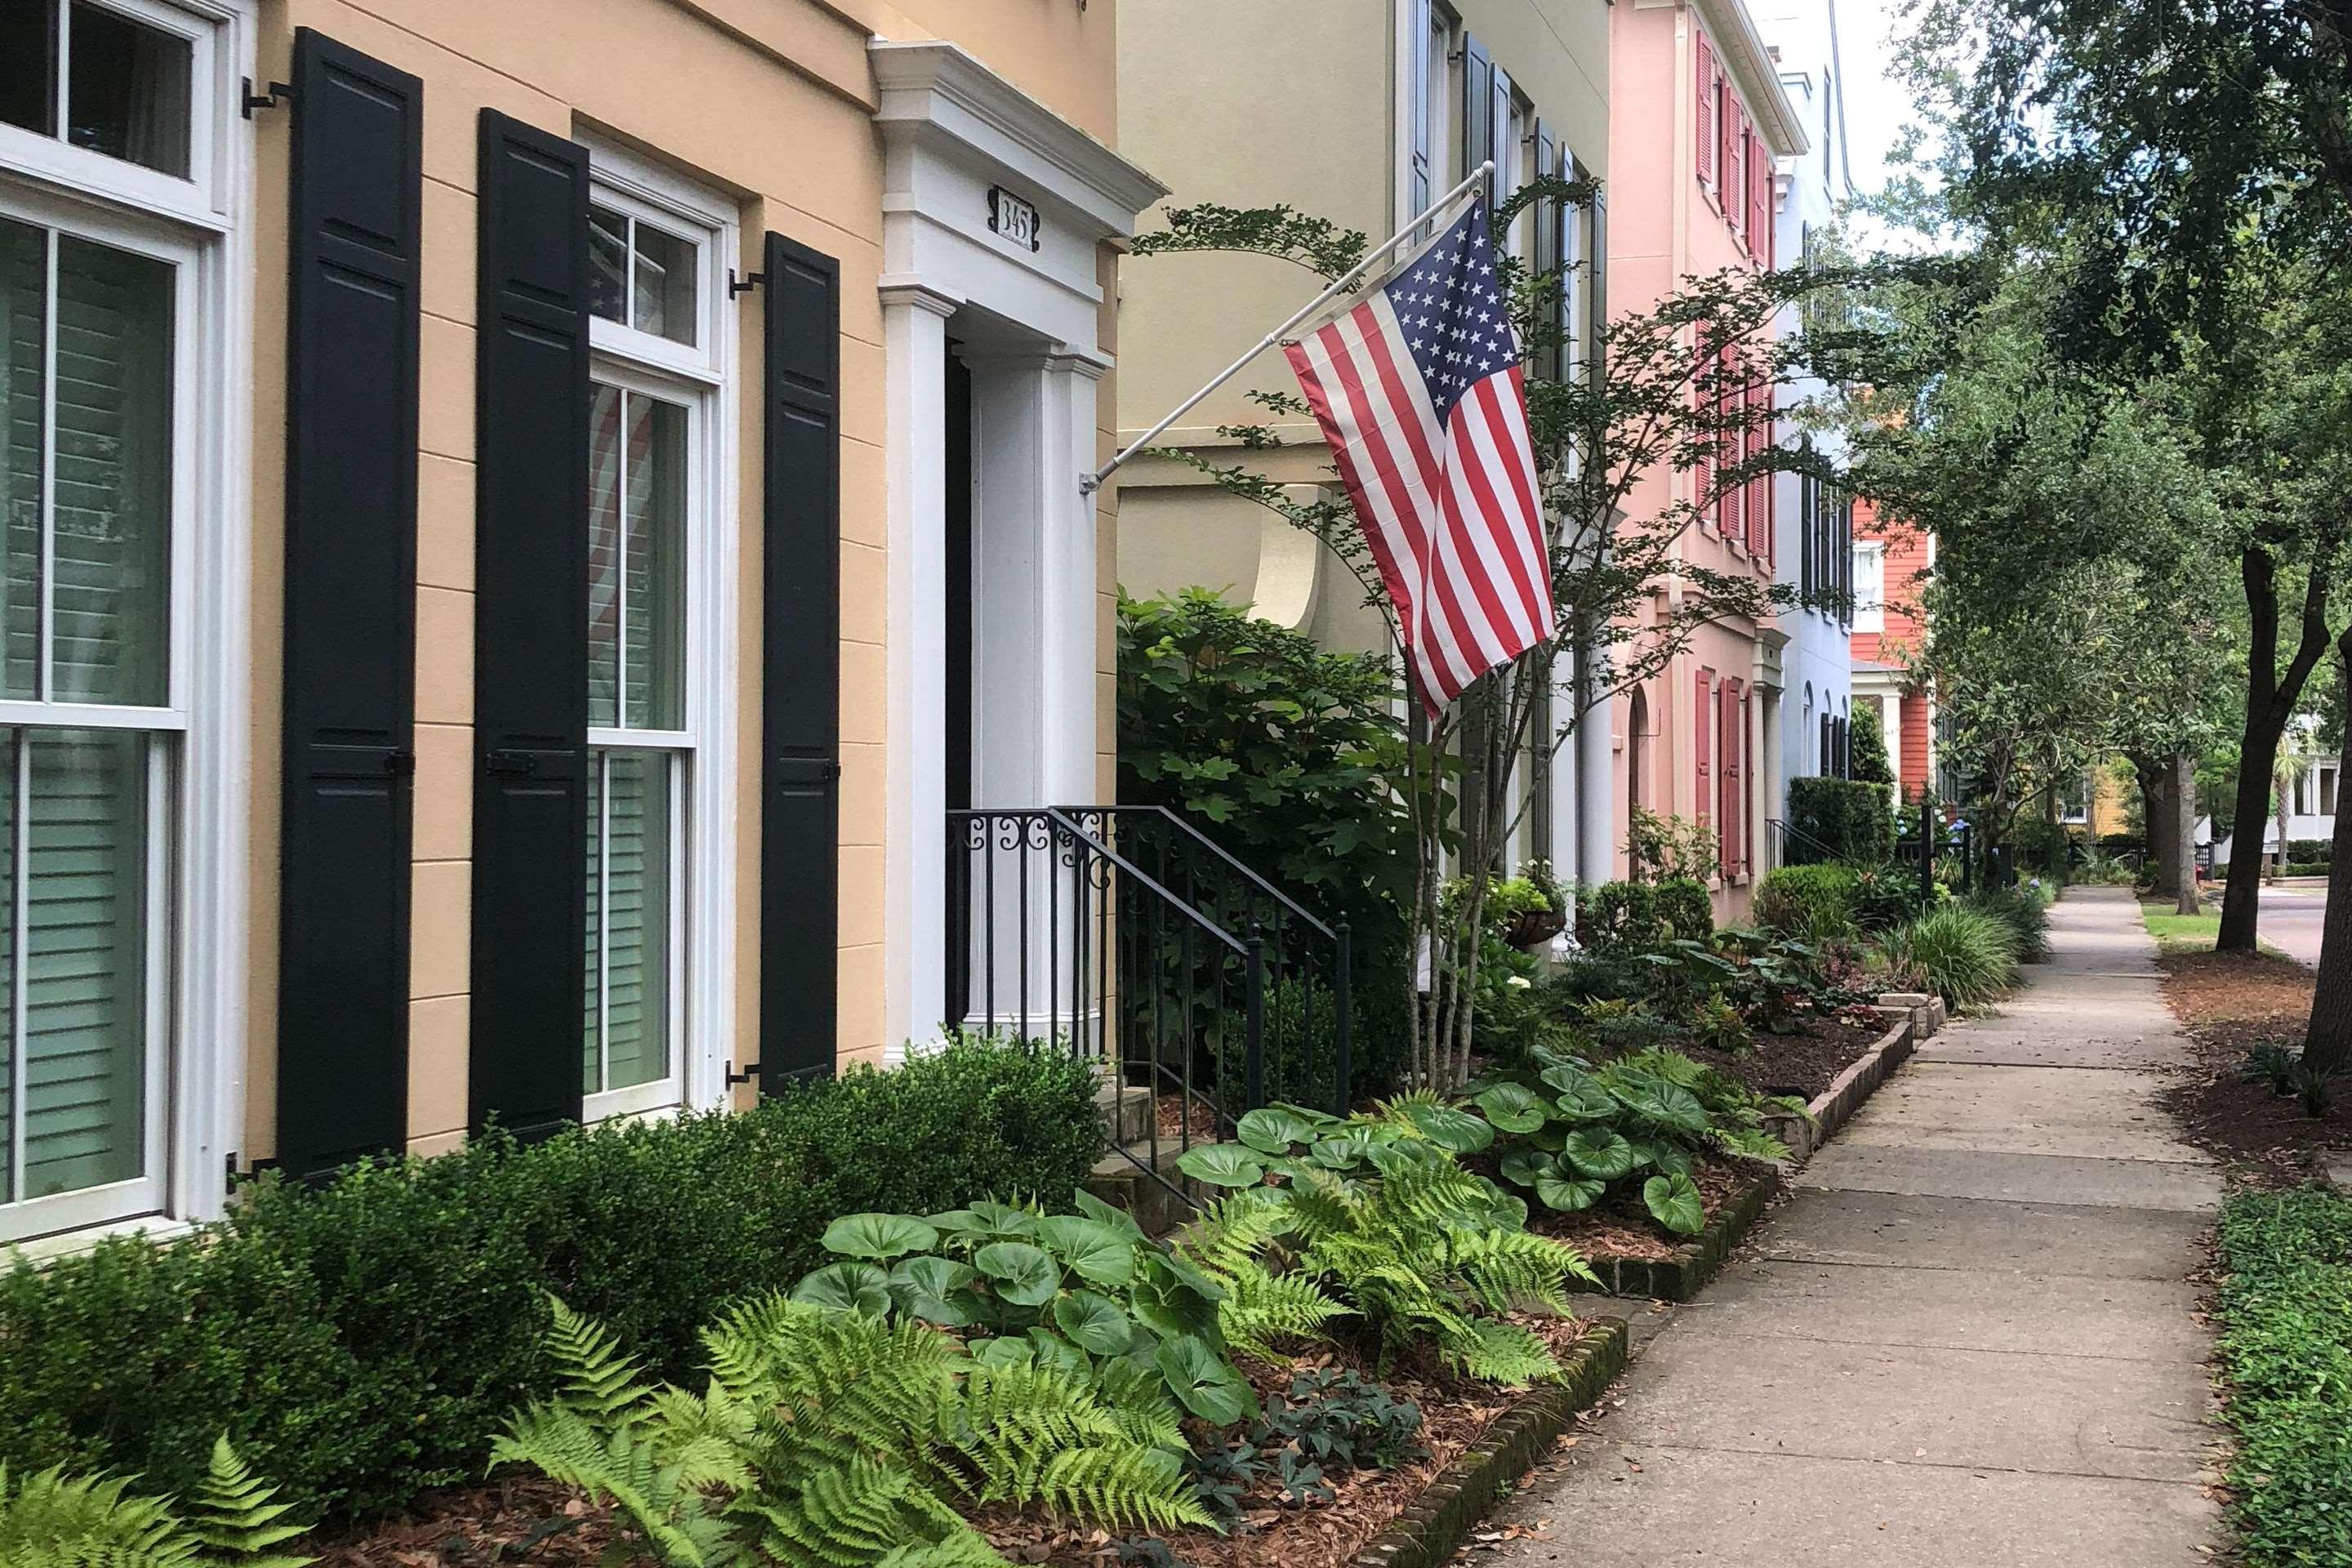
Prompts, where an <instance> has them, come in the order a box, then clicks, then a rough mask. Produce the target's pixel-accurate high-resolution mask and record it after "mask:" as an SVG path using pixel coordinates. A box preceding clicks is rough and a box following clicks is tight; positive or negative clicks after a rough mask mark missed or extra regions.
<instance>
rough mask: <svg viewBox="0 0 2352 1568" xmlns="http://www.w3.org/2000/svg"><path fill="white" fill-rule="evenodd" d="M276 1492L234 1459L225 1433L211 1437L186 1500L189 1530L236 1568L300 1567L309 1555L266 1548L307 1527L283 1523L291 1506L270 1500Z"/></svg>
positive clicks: (296, 1534)
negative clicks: (208, 1450) (193, 1489)
mask: <svg viewBox="0 0 2352 1568" xmlns="http://www.w3.org/2000/svg"><path fill="white" fill-rule="evenodd" d="M277 1496H278V1489H277V1488H276V1487H274V1486H272V1485H270V1484H269V1483H268V1481H265V1480H263V1479H261V1478H260V1477H258V1476H257V1475H255V1474H254V1473H253V1471H252V1469H251V1468H249V1467H248V1466H247V1464H246V1462H245V1461H244V1460H243V1459H240V1458H237V1456H236V1449H234V1448H232V1447H229V1443H228V1436H227V1435H226V1433H224V1434H222V1435H221V1436H218V1437H215V1438H214V1439H213V1453H212V1459H211V1462H210V1463H209V1464H207V1465H206V1466H205V1479H204V1480H203V1481H202V1482H201V1483H199V1484H198V1486H197V1488H196V1495H195V1496H194V1498H193V1499H191V1500H189V1504H188V1531H189V1533H190V1534H192V1535H194V1537H195V1538H196V1539H197V1540H198V1541H201V1542H204V1543H205V1546H206V1547H208V1548H210V1549H211V1551H212V1552H215V1554H216V1556H217V1557H218V1558H219V1559H220V1560H221V1561H224V1562H228V1563H236V1564H238V1568H304V1564H306V1563H310V1562H311V1561H312V1559H310V1558H308V1557H296V1556H291V1555H289V1554H287V1553H284V1552H272V1551H270V1548H271V1547H273V1546H277V1545H278V1544H280V1543H282V1542H288V1541H291V1540H293V1539H294V1538H295V1537H296V1536H298V1535H300V1534H302V1533H303V1532H304V1531H307V1530H308V1529H309V1528H310V1526H308V1525H303V1524H289V1523H287V1522H286V1514H287V1512H288V1510H290V1509H291V1508H292V1507H293V1506H294V1505H293V1504H291V1503H283V1502H278V1501H276V1500H275V1499H276V1498H277Z"/></svg>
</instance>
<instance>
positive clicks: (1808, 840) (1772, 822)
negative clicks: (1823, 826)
mask: <svg viewBox="0 0 2352 1568" xmlns="http://www.w3.org/2000/svg"><path fill="white" fill-rule="evenodd" d="M1764 826H1767V827H1769V828H1770V829H1772V831H1774V832H1775V833H1778V834H1779V835H1780V838H1781V841H1782V843H1783V844H1784V845H1785V844H1787V843H1790V842H1791V841H1793V842H1796V843H1800V844H1802V845H1803V846H1804V847H1807V848H1808V849H1811V850H1812V851H1813V852H1814V853H1816V854H1818V855H1820V856H1821V858H1822V860H1823V861H1833V860H1841V859H1843V858H1844V856H1843V853H1842V852H1840V851H1839V850H1837V849H1835V848H1832V847H1831V846H1829V845H1827V844H1824V843H1822V841H1821V840H1820V839H1818V838H1816V837H1813V836H1812V835H1811V834H1810V833H1808V832H1806V831H1805V830H1804V829H1803V828H1801V827H1799V826H1796V825H1795V824H1793V823H1790V822H1787V821H1784V820H1783V819H1781V818H1780V817H1777V816H1768V817H1766V818H1765V819H1764ZM1789 863H1790V862H1788V861H1787V860H1786V859H1785V858H1784V859H1783V861H1782V864H1784V865H1785V864H1789Z"/></svg>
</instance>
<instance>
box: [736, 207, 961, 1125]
mask: <svg viewBox="0 0 2352 1568" xmlns="http://www.w3.org/2000/svg"><path fill="white" fill-rule="evenodd" d="M767 269H768V281H767V284H766V288H765V292H766V295H767V311H768V321H767V339H766V342H767V375H768V386H767V430H766V454H765V469H766V480H765V485H764V489H765V492H766V496H767V504H766V516H765V519H764V531H765V534H766V544H765V551H764V559H765V570H764V582H763V584H762V595H761V604H762V605H763V619H764V622H765V634H764V637H765V641H764V647H763V652H762V655H761V694H762V695H761V736H762V739H761V747H762V750H761V810H760V1087H761V1091H762V1092H765V1093H775V1092H777V1091H779V1090H781V1089H783V1088H784V1087H785V1086H786V1085H788V1084H790V1083H792V1082H793V1080H795V1079H804V1078H817V1077H824V1076H826V1075H828V1074H830V1073H831V1072H832V1071H833V1062H834V1049H835V1016H836V1011H837V1004H838V999H839V989H840V979H839V973H838V967H837V966H838V964H839V962H840V957H839V952H838V949H839V946H840V940H839V938H840V913H839V899H838V893H839V889H838V887H837V883H838V882H839V879H840V862H839V860H838V858H837V856H838V854H839V850H838V847H837V845H838V839H839V832H838V823H839V817H840V792H839V779H840V774H841V766H840V730H841V416H840V384H841V342H840V336H841V268H840V266H839V264H838V263H837V262H835V260H834V258H831V257H829V256H823V255H820V254H818V253H817V252H816V251H814V250H811V249H809V248H808V247H805V246H801V245H795V244H794V243H793V242H792V241H791V240H789V239H786V238H784V237H782V235H777V234H772V235H770V236H768V255H767ZM915 831H916V832H918V833H926V832H928V833H939V834H945V833H946V832H947V824H946V823H944V822H933V823H917V824H916V825H915Z"/></svg>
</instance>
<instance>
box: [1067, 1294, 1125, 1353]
mask: <svg viewBox="0 0 2352 1568" xmlns="http://www.w3.org/2000/svg"><path fill="white" fill-rule="evenodd" d="M1054 1326H1055V1328H1057V1329H1059V1330H1061V1331H1062V1332H1063V1333H1064V1334H1066V1335H1067V1336H1068V1337H1069V1338H1070V1340H1071V1341H1072V1342H1075V1343H1076V1344H1077V1346H1078V1347H1079V1348H1080V1349H1082V1350H1090V1351H1092V1352H1095V1354H1097V1355H1119V1354H1121V1353H1123V1352H1125V1351H1126V1350H1127V1347H1128V1346H1129V1345H1130V1344H1132V1343H1133V1342H1135V1321H1134V1320H1133V1319H1131V1318H1129V1316H1128V1315H1127V1311H1126V1309H1124V1308H1122V1307H1121V1306H1120V1305H1119V1304H1118V1302H1116V1301H1114V1300H1111V1299H1110V1298H1109V1297H1108V1296H1105V1295H1102V1294H1099V1293H1098V1292H1097V1291H1093V1290H1073V1291H1071V1292H1070V1293H1069V1294H1068V1295H1066V1296H1063V1297H1060V1298H1059V1299H1057V1300H1055V1302H1054Z"/></svg>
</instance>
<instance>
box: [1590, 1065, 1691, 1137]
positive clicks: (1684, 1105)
mask: <svg viewBox="0 0 2352 1568" xmlns="http://www.w3.org/2000/svg"><path fill="white" fill-rule="evenodd" d="M1609 1092H1610V1093H1611V1094H1612V1095H1613V1096H1615V1097H1616V1100H1617V1103H1618V1104H1620V1105H1622V1106H1623V1107H1624V1108H1625V1109H1626V1110H1630V1111H1632V1112H1633V1114H1634V1115H1635V1116H1638V1117H1640V1118H1641V1119H1642V1120H1643V1121H1645V1122H1647V1123H1649V1124H1650V1125H1651V1126H1653V1127H1656V1128H1660V1129H1663V1130H1664V1131H1669V1132H1685V1133H1688V1134H1690V1135H1691V1136H1693V1137H1696V1136H1697V1135H1698V1134H1700V1133H1702V1132H1705V1131H1706V1130H1707V1127H1708V1126H1709V1125H1710V1123H1709V1121H1708V1120H1707V1114H1706V1106H1704V1105H1702V1104H1700V1103H1699V1098H1698V1096H1696V1095H1695V1094H1693V1093H1692V1092H1691V1091H1690V1090H1688V1089H1685V1088H1683V1087H1682V1086H1681V1085H1680V1084H1674V1083H1668V1082H1667V1081H1666V1080H1665V1079H1662V1078H1649V1077H1646V1076H1641V1077H1637V1076H1635V1075H1633V1074H1630V1073H1629V1074H1627V1075H1625V1077H1624V1078H1623V1079H1620V1080H1619V1081H1617V1082H1614V1083H1612V1084H1611V1085H1610V1086H1609Z"/></svg>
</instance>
